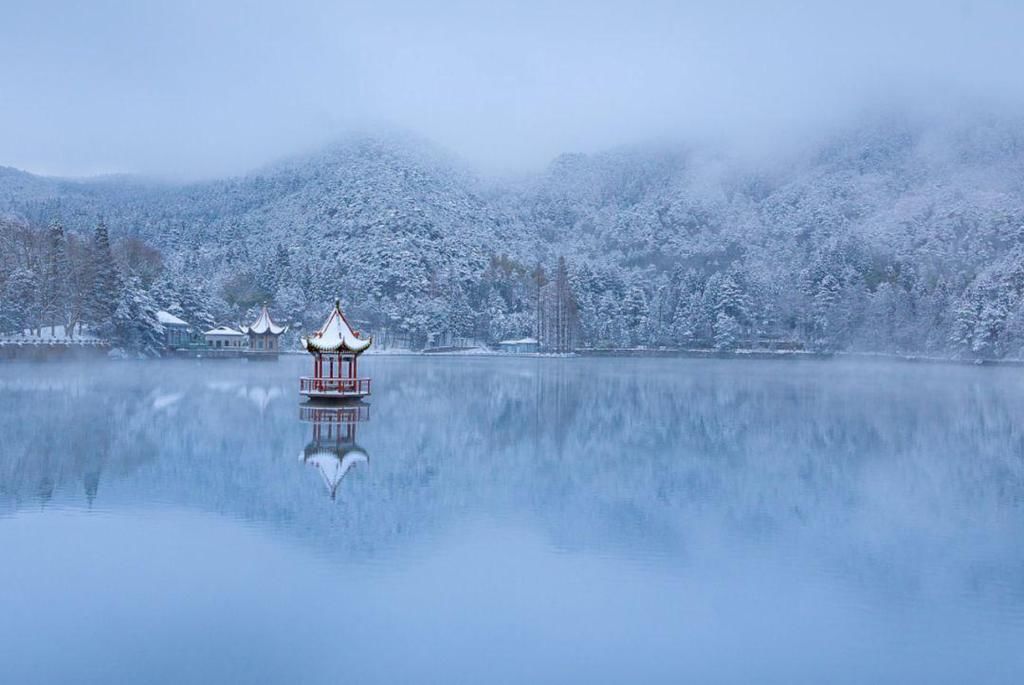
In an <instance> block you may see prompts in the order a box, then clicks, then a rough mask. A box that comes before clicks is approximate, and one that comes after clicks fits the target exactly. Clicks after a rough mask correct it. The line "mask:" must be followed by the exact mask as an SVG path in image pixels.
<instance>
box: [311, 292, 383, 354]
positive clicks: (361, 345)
mask: <svg viewBox="0 0 1024 685" xmlns="http://www.w3.org/2000/svg"><path fill="white" fill-rule="evenodd" d="M372 342H373V338H372V337H370V338H366V339H363V338H360V337H358V336H356V334H355V333H354V332H353V331H352V327H351V326H350V325H349V323H348V320H346V319H345V315H344V314H342V313H341V303H340V302H338V301H335V302H334V309H333V310H331V315H330V316H328V317H327V321H325V322H324V325H323V326H321V327H320V330H319V331H317V332H316V333H314V334H313V335H311V336H309V337H308V338H303V339H302V346H303V347H305V348H306V350H307V351H308V352H310V353H314V354H315V353H317V352H353V353H355V354H359V353H360V352H363V351H365V350H366V348H368V347H369V346H370V344H371V343H372Z"/></svg>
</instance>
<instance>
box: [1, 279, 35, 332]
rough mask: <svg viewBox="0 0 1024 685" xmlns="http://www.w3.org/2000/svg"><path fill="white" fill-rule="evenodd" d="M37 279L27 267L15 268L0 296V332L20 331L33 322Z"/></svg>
mask: <svg viewBox="0 0 1024 685" xmlns="http://www.w3.org/2000/svg"><path fill="white" fill-rule="evenodd" d="M38 290H39V279H38V278H37V277H36V274H35V273H34V272H32V271H29V270H28V269H15V270H14V272H13V273H11V274H10V276H8V277H7V281H6V282H5V283H4V288H3V297H2V298H0V333H20V332H22V331H24V330H25V329H27V328H29V327H31V326H32V324H33V313H34V312H33V310H34V309H35V300H36V295H37V293H38Z"/></svg>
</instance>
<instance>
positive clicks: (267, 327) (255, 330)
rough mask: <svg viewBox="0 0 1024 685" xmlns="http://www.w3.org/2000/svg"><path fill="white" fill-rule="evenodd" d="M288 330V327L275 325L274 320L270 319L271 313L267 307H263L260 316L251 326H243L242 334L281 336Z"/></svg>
mask: <svg viewBox="0 0 1024 685" xmlns="http://www.w3.org/2000/svg"><path fill="white" fill-rule="evenodd" d="M287 330H288V327H287V326H278V325H277V324H276V323H274V320H273V319H271V318H270V312H269V311H267V305H263V309H262V310H261V311H260V315H259V316H258V317H257V318H256V321H255V322H254V323H253V324H252V325H251V326H248V327H246V326H242V332H243V333H246V334H250V335H266V334H267V333H269V334H271V335H281V334H282V333H284V332H285V331H287Z"/></svg>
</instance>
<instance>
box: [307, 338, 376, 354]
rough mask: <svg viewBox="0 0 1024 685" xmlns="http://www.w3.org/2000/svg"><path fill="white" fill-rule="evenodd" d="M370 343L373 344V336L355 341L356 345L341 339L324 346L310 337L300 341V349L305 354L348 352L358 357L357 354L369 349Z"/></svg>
mask: <svg viewBox="0 0 1024 685" xmlns="http://www.w3.org/2000/svg"><path fill="white" fill-rule="evenodd" d="M359 343H361V344H359ZM372 343H373V336H370V337H369V338H367V339H366V340H362V339H357V342H356V343H352V342H351V341H349V340H345V339H342V340H339V341H338V342H337V343H334V344H324V343H321V342H318V340H317V339H316V337H310V338H303V339H302V347H303V348H305V350H306V351H307V352H309V353H310V354H318V353H325V352H327V353H330V352H342V353H344V352H350V353H352V354H356V355H358V354H362V353H363V352H365V351H366V350H367V349H368V348H369V347H370V345H371V344H372Z"/></svg>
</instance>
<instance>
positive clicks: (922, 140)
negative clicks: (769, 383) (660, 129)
mask: <svg viewBox="0 0 1024 685" xmlns="http://www.w3.org/2000/svg"><path fill="white" fill-rule="evenodd" d="M0 213H2V215H3V216H4V223H3V226H4V228H3V230H2V231H0V240H2V241H3V243H2V248H3V255H2V257H0V294H2V297H3V301H2V303H0V305H2V306H0V317H3V319H2V321H0V326H2V327H3V328H6V329H8V330H13V329H17V328H19V327H23V326H32V325H40V324H43V325H45V324H47V323H50V320H51V319H52V320H57V319H66V320H69V321H70V320H76V319H77V320H82V321H86V322H90V323H93V324H94V325H95V326H97V327H100V328H103V327H106V328H105V330H108V331H113V332H115V333H116V335H115V337H118V336H120V337H119V339H122V340H123V341H124V344H125V345H126V346H131V347H137V348H138V347H145V348H151V347H152V346H153V345H154V344H155V345H158V343H153V342H152V340H151V338H152V336H151V335H150V333H152V332H149V333H145V334H142V333H139V332H138V331H136V332H134V333H131V332H130V331H129V330H128V328H126V327H127V326H129V324H128V323H127V322H126V320H129V319H131V318H132V317H136V316H138V315H139V312H145V311H148V310H150V309H152V308H153V307H160V308H165V309H168V310H170V311H172V312H176V313H178V314H179V315H181V316H182V317H183V318H185V319H187V320H190V321H194V322H196V323H197V324H200V325H206V324H212V323H213V322H215V321H216V322H219V323H232V322H238V321H240V320H245V319H246V318H247V317H249V316H251V315H252V313H253V310H254V308H255V307H256V306H257V305H259V304H260V303H262V302H264V301H268V302H270V303H271V306H272V308H273V310H274V311H275V315H276V316H277V317H278V318H280V319H286V320H289V321H291V322H292V323H293V326H294V327H295V328H297V329H298V328H306V329H308V328H310V327H313V326H315V325H317V324H318V323H319V320H320V318H321V317H322V316H323V315H324V313H325V312H326V310H327V304H328V303H329V302H331V301H332V300H333V299H334V298H335V296H340V297H341V299H342V301H343V303H344V304H345V306H346V309H347V311H348V312H349V313H350V314H351V318H353V319H356V320H357V321H359V322H360V325H361V326H362V327H363V328H364V329H365V330H367V331H370V332H372V333H374V334H375V335H377V336H378V340H380V341H381V342H382V343H391V344H401V345H408V346H412V347H419V346H426V345H438V344H446V343H450V342H452V341H453V340H456V339H472V340H479V341H485V342H494V341H497V340H501V339H503V338H509V337H520V336H525V335H537V334H539V336H540V338H541V341H542V344H543V345H545V346H546V347H547V348H548V349H551V350H556V349H570V348H573V347H580V346H597V347H627V346H668V347H716V348H719V349H733V348H737V347H743V348H746V347H756V346H772V345H775V346H777V345H786V346H803V347H805V348H808V349H820V350H857V351H880V352H900V353H927V354H936V355H948V356H961V357H974V356H977V357H1005V356H1020V355H1021V354H1022V348H1024V300H1022V291H1024V128H1021V127H1019V126H1018V125H1017V124H1015V123H1007V122H1005V121H1001V120H992V121H988V120H972V121H969V122H964V121H961V122H959V123H957V124H956V125H949V124H943V125H938V124H932V125H925V124H920V123H915V122H911V121H909V120H907V119H903V118H898V117H895V118H894V117H890V118H885V119H877V120H874V121H872V122H870V123H868V124H864V125H861V126H859V127H856V128H851V129H849V130H847V131H845V132H842V133H839V134H836V135H833V136H831V137H829V138H827V139H824V140H823V141H822V142H820V143H819V144H816V145H810V144H808V146H807V147H806V149H804V150H803V151H801V152H799V153H797V152H793V153H791V154H789V155H786V156H785V157H783V158H780V157H778V156H775V157H773V158H772V160H771V161H770V162H767V161H751V159H749V158H740V157H734V156H730V155H727V154H724V153H720V152H716V151H714V150H709V149H708V148H707V147H706V146H705V147H701V148H696V147H695V148H687V147H683V146H678V147H674V146H646V147H637V148H629V149H618V150H613V151H609V152H606V153H603V154H597V155H565V156H563V157H560V158H558V159H556V160H554V161H553V162H552V164H551V165H550V166H549V168H548V169H546V170H545V171H544V172H543V173H540V174H537V175H536V176H533V177H530V178H520V179H516V180H515V181H505V180H501V181H498V180H494V179H480V178H478V177H475V176H474V175H473V174H471V173H469V172H467V171H466V170H465V169H464V168H462V167H461V165H460V164H459V162H458V161H457V160H453V159H451V158H449V157H447V156H446V155H444V154H443V153H441V152H438V151H437V150H435V149H432V148H431V147H430V146H429V145H427V144H425V143H423V142H421V141H417V140H412V139H408V138H391V139H371V138H359V139H353V140H349V141H346V142H343V143H340V144H338V145H336V146H334V147H332V148H330V149H327V150H324V151H322V152H321V153H318V154H316V155H312V156H306V157H302V158H296V159H293V160H289V161H286V162H283V163H280V164H277V165H274V166H271V167H268V168H266V169H263V170H260V171H258V172H254V173H252V174H250V175H248V176H245V177H242V178H236V179H230V180H225V181H215V182H203V183H193V184H186V185H173V184H166V183H157V182H150V181H145V180H141V179H134V178H131V177H113V178H103V179H96V180H86V181H67V180H59V179H48V178H40V177H36V176H32V175H30V174H26V173H23V172H19V171H16V170H11V169H0ZM101 219H102V221H103V222H105V225H106V226H108V227H109V232H110V237H111V244H112V247H111V248H109V252H110V255H111V257H110V260H111V263H112V265H113V269H114V271H116V274H114V276H113V281H116V285H110V282H113V281H110V282H108V283H106V284H105V285H97V277H96V275H95V274H96V273H97V269H99V271H100V272H104V268H105V267H103V266H102V265H103V264H104V263H105V262H104V260H105V259H106V258H105V257H103V250H104V249H105V248H103V247H102V244H101V243H102V241H103V239H104V238H103V237H101V236H99V235H98V233H97V230H96V229H97V225H98V224H99V223H100V221H101ZM97 245H98V247H97ZM97 250H99V253H97ZM97 254H99V255H100V256H99V257H97V256H96V255H97ZM97 264H99V265H100V266H99V267H98V266H97ZM104 273H105V272H104ZM62 274H70V275H72V276H73V277H74V279H77V282H78V283H79V284H80V285H79V286H76V287H74V288H71V289H70V290H68V286H67V283H68V280H69V279H68V278H64V277H62ZM108 280H109V277H108ZM62 288H64V289H65V290H64V291H62V290H61V289H62ZM111 289H113V290H114V291H116V292H114V294H111V293H110V292H109V291H110V290H111ZM61 292H74V293H76V294H77V297H78V298H79V299H82V300H83V302H82V303H79V304H76V303H75V298H74V297H60V296H59V294H60V293H61ZM105 299H110V300H111V301H112V302H113V303H114V305H113V306H110V305H106V306H103V307H98V306H97V305H96V304H95V301H96V300H105ZM118 309H120V310H121V314H120V316H121V319H119V320H120V321H121V322H122V323H120V324H118V323H117V320H116V317H115V316H114V315H115V314H116V313H117V311H118ZM72 310H74V311H72ZM119 326H120V328H119ZM117 331H120V332H117Z"/></svg>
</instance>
